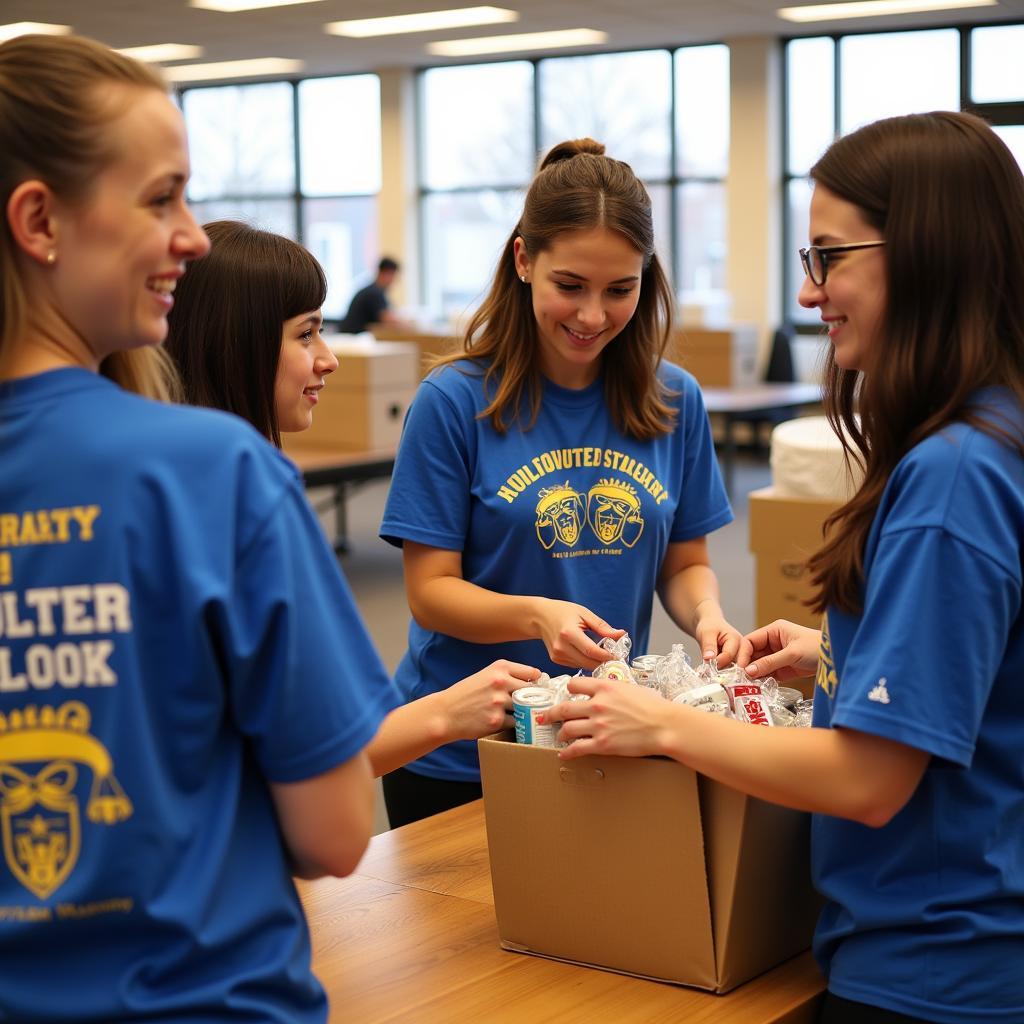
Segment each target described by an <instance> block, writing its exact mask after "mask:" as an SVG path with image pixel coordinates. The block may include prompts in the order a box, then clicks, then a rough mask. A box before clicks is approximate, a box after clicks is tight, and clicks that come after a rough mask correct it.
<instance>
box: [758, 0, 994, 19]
mask: <svg viewBox="0 0 1024 1024" xmlns="http://www.w3.org/2000/svg"><path fill="white" fill-rule="evenodd" d="M996 3H998V0H857V2H856V3H839V4H814V5H812V6H810V7H780V8H779V10H778V11H776V14H778V16H779V17H780V18H785V19H786V21H833V20H835V19H837V18H877V17H882V16H883V15H886V14H915V13H918V12H920V11H949V10H953V9H954V8H958V7H994V6H995V5H996Z"/></svg>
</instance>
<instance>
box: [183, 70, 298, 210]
mask: <svg viewBox="0 0 1024 1024" xmlns="http://www.w3.org/2000/svg"><path fill="white" fill-rule="evenodd" d="M183 109H184V111H185V124H186V126H187V128H188V145H189V152H190V154H191V159H192V180H191V181H190V182H189V189H188V194H189V197H190V198H191V199H213V198H216V197H217V196H258V195H267V194H275V193H276V194H279V195H280V194H287V193H291V192H294V191H295V147H294V135H295V129H294V125H293V123H292V86H291V85H290V84H289V83H288V82H270V83H268V84H266V85H225V86H217V87H215V88H211V89H189V90H188V91H187V92H186V93H185V94H184V103H183Z"/></svg>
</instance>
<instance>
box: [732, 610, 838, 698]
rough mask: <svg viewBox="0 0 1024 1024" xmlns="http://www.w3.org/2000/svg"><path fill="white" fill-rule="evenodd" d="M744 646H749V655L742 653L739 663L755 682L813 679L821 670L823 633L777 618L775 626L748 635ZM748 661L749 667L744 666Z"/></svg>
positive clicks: (764, 627)
mask: <svg viewBox="0 0 1024 1024" xmlns="http://www.w3.org/2000/svg"><path fill="white" fill-rule="evenodd" d="M744 643H745V644H747V645H749V653H743V654H741V656H740V658H738V659H737V662H738V664H739V665H740V666H741V667H742V668H745V669H746V672H747V675H749V676H752V677H753V678H755V679H757V678H761V677H764V676H774V677H775V678H776V679H778V680H779V682H780V683H781V682H785V681H786V680H787V679H796V678H798V677H800V676H812V675H814V673H815V672H816V671H817V668H818V650H819V648H820V647H821V631H820V630H817V629H811V628H810V627H808V626H798V625H797V624H796V623H795V622H789V621H787V620H786V619H776V620H775V621H774V622H773V623H771V625H769V626H762V627H761V628H760V629H755V630H754V632H753V633H748V634H747V636H746V637H744ZM744 658H746V659H747V660H748V662H749V663H748V664H744Z"/></svg>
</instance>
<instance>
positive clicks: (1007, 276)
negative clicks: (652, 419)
mask: <svg viewBox="0 0 1024 1024" xmlns="http://www.w3.org/2000/svg"><path fill="white" fill-rule="evenodd" d="M811 177H812V179H813V180H814V181H815V182H816V183H817V184H818V185H821V186H823V187H824V188H827V189H828V190H829V191H830V192H832V193H834V194H835V195H837V196H839V197H840V198H841V199H844V200H846V201H847V202H849V203H852V204H853V205H855V206H856V207H858V209H859V210H860V211H861V214H862V216H863V217H864V219H865V220H866V221H867V223H868V224H870V225H871V226H872V227H873V228H874V229H876V230H877V231H878V232H880V236H881V237H882V238H884V239H885V240H886V243H887V244H886V247H885V249H884V253H885V267H886V269H885V274H886V294H887V296H888V299H887V302H886V308H885V312H884V314H883V318H882V323H881V327H880V329H879V338H878V339H877V343H876V344H875V345H874V348H873V352H872V353H869V355H868V359H869V361H870V362H871V365H869V366H868V367H866V372H865V373H864V374H863V375H862V374H860V373H859V372H856V371H852V370H844V369H841V368H840V367H839V366H837V365H836V363H835V359H834V354H833V352H832V351H831V349H830V351H829V355H828V362H827V366H826V371H825V373H826V386H825V411H826V414H827V416H828V418H829V421H830V422H831V423H832V426H833V428H834V429H835V430H836V432H837V434H839V437H840V440H841V441H842V443H843V447H844V449H845V452H846V458H847V462H848V464H849V461H850V460H851V459H853V460H856V461H859V462H861V463H863V466H864V482H863V484H862V485H861V487H860V489H859V490H858V491H857V493H856V494H855V495H854V497H853V498H852V499H851V500H850V501H849V502H847V503H846V504H845V505H844V506H843V507H842V508H840V509H839V510H837V511H836V512H835V513H834V514H833V515H832V516H831V517H830V518H829V519H828V521H827V522H826V532H827V540H826V542H825V544H824V546H823V547H822V548H821V550H819V551H818V552H817V553H816V554H815V555H814V557H813V558H811V560H810V563H809V565H810V570H811V576H812V580H813V583H814V585H815V587H816V588H817V593H816V595H815V600H814V607H815V610H817V611H819V612H821V611H824V610H825V608H826V607H827V606H829V605H835V606H836V607H837V608H839V609H841V610H843V611H847V612H853V613H856V612H859V611H860V610H861V608H862V607H863V593H862V591H863V581H864V549H865V544H866V542H867V537H868V532H869V530H870V529H871V524H872V521H873V520H874V517H875V513H876V512H877V510H878V506H879V503H880V501H881V498H882V492H883V491H884V490H885V486H886V483H887V482H888V480H889V476H890V474H891V473H892V471H893V470H894V469H895V467H896V464H897V463H898V462H899V461H900V459H901V458H903V456H904V455H906V453H907V452H908V451H909V450H910V449H911V448H913V447H914V445H916V444H919V443H920V442H921V441H923V440H924V439H925V438H927V437H929V436H930V435H932V434H934V433H936V432H937V431H940V430H942V429H943V428H944V427H946V426H948V425H949V424H951V423H954V422H958V421H959V422H964V423H968V424H970V425H971V426H974V427H976V428H977V429H979V430H983V431H985V432H986V433H988V434H989V435H991V436H994V437H997V438H998V439H999V440H1001V441H1003V442H1005V443H1007V444H1008V445H1010V446H1011V447H1014V448H1016V449H1017V450H1019V451H1020V452H1021V453H1022V454H1024V437H1021V436H1020V431H1019V430H1015V429H1014V428H1013V426H1012V424H1010V423H1008V422H1007V423H1003V422H1002V421H995V420H994V419H993V414H992V413H991V412H989V413H983V412H980V411H979V410H978V409H977V408H976V407H972V405H971V401H972V396H973V395H974V394H975V393H976V392H977V391H978V389H979V388H983V387H986V386H990V385H1002V386H1003V387H1006V388H1008V389H1010V390H1011V391H1012V392H1013V393H1014V394H1015V395H1016V396H1017V398H1018V399H1019V400H1020V401H1022V402H1024V289H1022V287H1021V282H1022V281H1024V177H1022V175H1021V170H1020V168H1019V166H1018V165H1017V162H1016V161H1015V160H1014V158H1013V156H1012V154H1011V153H1010V151H1009V150H1008V149H1007V147H1006V146H1005V145H1004V143H1003V142H1002V140H1001V139H1000V138H999V137H998V136H997V135H996V134H995V132H993V131H992V129H991V128H989V126H988V125H987V124H985V122H984V121H982V120H981V119H980V118H978V117H975V116H973V115H971V114H961V113H949V112H936V113H930V114H912V115H908V116H904V117H893V118H887V119H885V120H883V121H877V122H875V123H874V124H870V125H867V126H866V127H864V128H861V129H859V130H858V131H856V132H853V133H852V134H851V135H847V136H846V137H844V138H842V139H839V140H838V141H837V142H835V143H834V144H833V145H832V146H831V147H830V148H829V149H828V150H827V151H826V153H825V155H824V156H823V157H822V158H821V159H820V160H819V161H818V162H817V163H816V164H815V165H814V167H812V168H811ZM856 412H859V416H860V421H859V423H858V421H857V419H856V417H855V413H856ZM847 438H849V440H847Z"/></svg>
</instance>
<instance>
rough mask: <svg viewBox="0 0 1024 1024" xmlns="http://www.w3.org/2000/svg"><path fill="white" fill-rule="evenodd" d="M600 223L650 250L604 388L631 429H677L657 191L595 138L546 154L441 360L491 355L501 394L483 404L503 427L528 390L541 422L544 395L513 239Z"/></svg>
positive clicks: (552, 235) (489, 380)
mask: <svg viewBox="0 0 1024 1024" xmlns="http://www.w3.org/2000/svg"><path fill="white" fill-rule="evenodd" d="M595 227H603V228H607V229H608V230H610V231H616V232H618V233H619V234H620V235H622V236H623V237H624V238H625V239H626V240H627V241H628V242H629V243H630V245H632V246H633V247H634V248H635V249H636V250H637V252H639V253H640V254H641V256H643V272H642V276H641V279H640V299H639V302H638V304H637V308H636V312H635V313H634V314H633V318H632V319H631V320H630V321H629V323H628V324H627V325H626V326H625V327H624V328H623V330H622V332H621V333H620V334H619V336H618V337H617V338H615V339H614V341H612V343H611V344H610V345H609V346H608V347H607V348H606V349H605V351H604V353H603V354H602V361H603V366H604V391H605V400H606V402H607V403H608V409H609V413H610V414H611V417H612V421H613V422H614V423H615V425H616V426H617V427H618V428H619V430H621V431H622V432H623V433H624V434H627V435H628V436H630V437H635V438H637V439H639V440H650V439H652V438H654V437H657V436H658V435H659V434H666V433H670V432H671V431H672V429H673V427H674V424H675V419H676V412H675V410H674V409H673V407H672V406H671V405H669V404H668V401H667V398H668V396H669V393H668V391H667V389H666V388H665V387H664V386H663V385H662V383H661V382H660V380H659V379H658V376H657V371H658V364H659V362H660V361H661V358H662V356H663V355H664V352H665V347H666V345H667V344H668V339H669V332H670V329H671V324H672V308H673V296H672V289H671V287H670V285H669V283H668V278H667V277H666V275H665V272H664V270H663V269H662V267H661V264H660V262H659V261H658V256H657V253H656V252H655V250H654V227H653V223H652V218H651V198H650V196H649V195H648V194H647V190H646V189H645V188H644V186H643V183H642V182H641V181H640V179H639V178H638V177H637V176H636V174H634V173H633V169H632V168H631V167H630V166H629V164H626V163H623V162H622V161H621V160H613V159H611V158H610V157H607V156H605V155H604V146H603V145H601V143H600V142H595V141H594V140H593V139H572V140H569V141H567V142H562V143H559V145H557V146H555V147H554V148H553V149H552V150H551V151H550V152H549V153H548V154H547V156H546V157H545V158H544V160H543V161H542V163H541V165H540V170H539V171H538V172H537V175H536V177H535V178H534V179H533V183H532V184H531V185H530V189H529V191H528V192H527V194H526V201H525V203H524V205H523V215H522V217H521V218H520V219H519V223H518V224H517V225H516V226H515V229H514V230H513V231H512V234H511V235H510V236H509V239H508V241H507V242H506V243H505V247H504V249H503V250H502V253H501V256H500V257H499V259H498V269H497V271H496V272H495V275H494V281H493V282H492V284H491V288H490V291H489V293H488V295H487V298H486V299H485V300H484V302H483V304H482V305H481V306H480V308H479V309H478V310H477V312H476V314H475V315H474V316H473V318H472V320H471V321H470V323H469V326H468V327H467V329H466V334H465V339H464V341H463V347H462V350H461V351H459V352H455V353H452V354H450V355H448V356H444V357H442V358H441V359H439V360H437V365H441V364H443V363H448V362H454V361H455V360H458V359H464V358H466V357H467V356H468V357H469V358H470V359H475V360H481V361H483V362H486V363H487V369H486V372H485V379H484V386H485V389H486V390H487V392H488V394H490V393H491V391H492V388H493V394H494V397H493V398H492V400H491V402H490V404H489V405H488V406H487V408H486V409H484V411H483V413H481V417H490V420H491V424H492V425H493V427H494V429H495V430H496V431H497V432H498V433H504V432H505V431H506V430H507V429H508V424H507V422H506V416H507V415H509V414H511V416H512V417H513V418H516V417H518V416H519V415H520V414H521V410H522V408H523V402H524V400H525V399H527V398H528V399H529V403H530V409H531V418H530V422H529V424H528V425H529V426H532V425H533V423H534V422H535V421H536V418H537V413H538V412H539V410H540V402H541V372H540V362H539V355H538V339H537V320H536V317H535V316H534V312H533V301H532V297H531V294H530V289H529V288H528V287H527V286H525V285H524V284H523V283H522V282H521V281H520V280H519V277H518V276H517V274H516V269H515V240H516V238H522V239H523V242H524V243H525V246H526V251H527V253H528V254H529V255H530V256H531V257H535V256H536V255H537V254H538V253H541V252H545V251H547V250H548V249H550V247H551V245H552V244H553V243H554V241H555V239H556V238H557V237H558V236H559V235H560V234H563V233H564V232H568V231H580V230H586V229H588V228H595Z"/></svg>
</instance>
